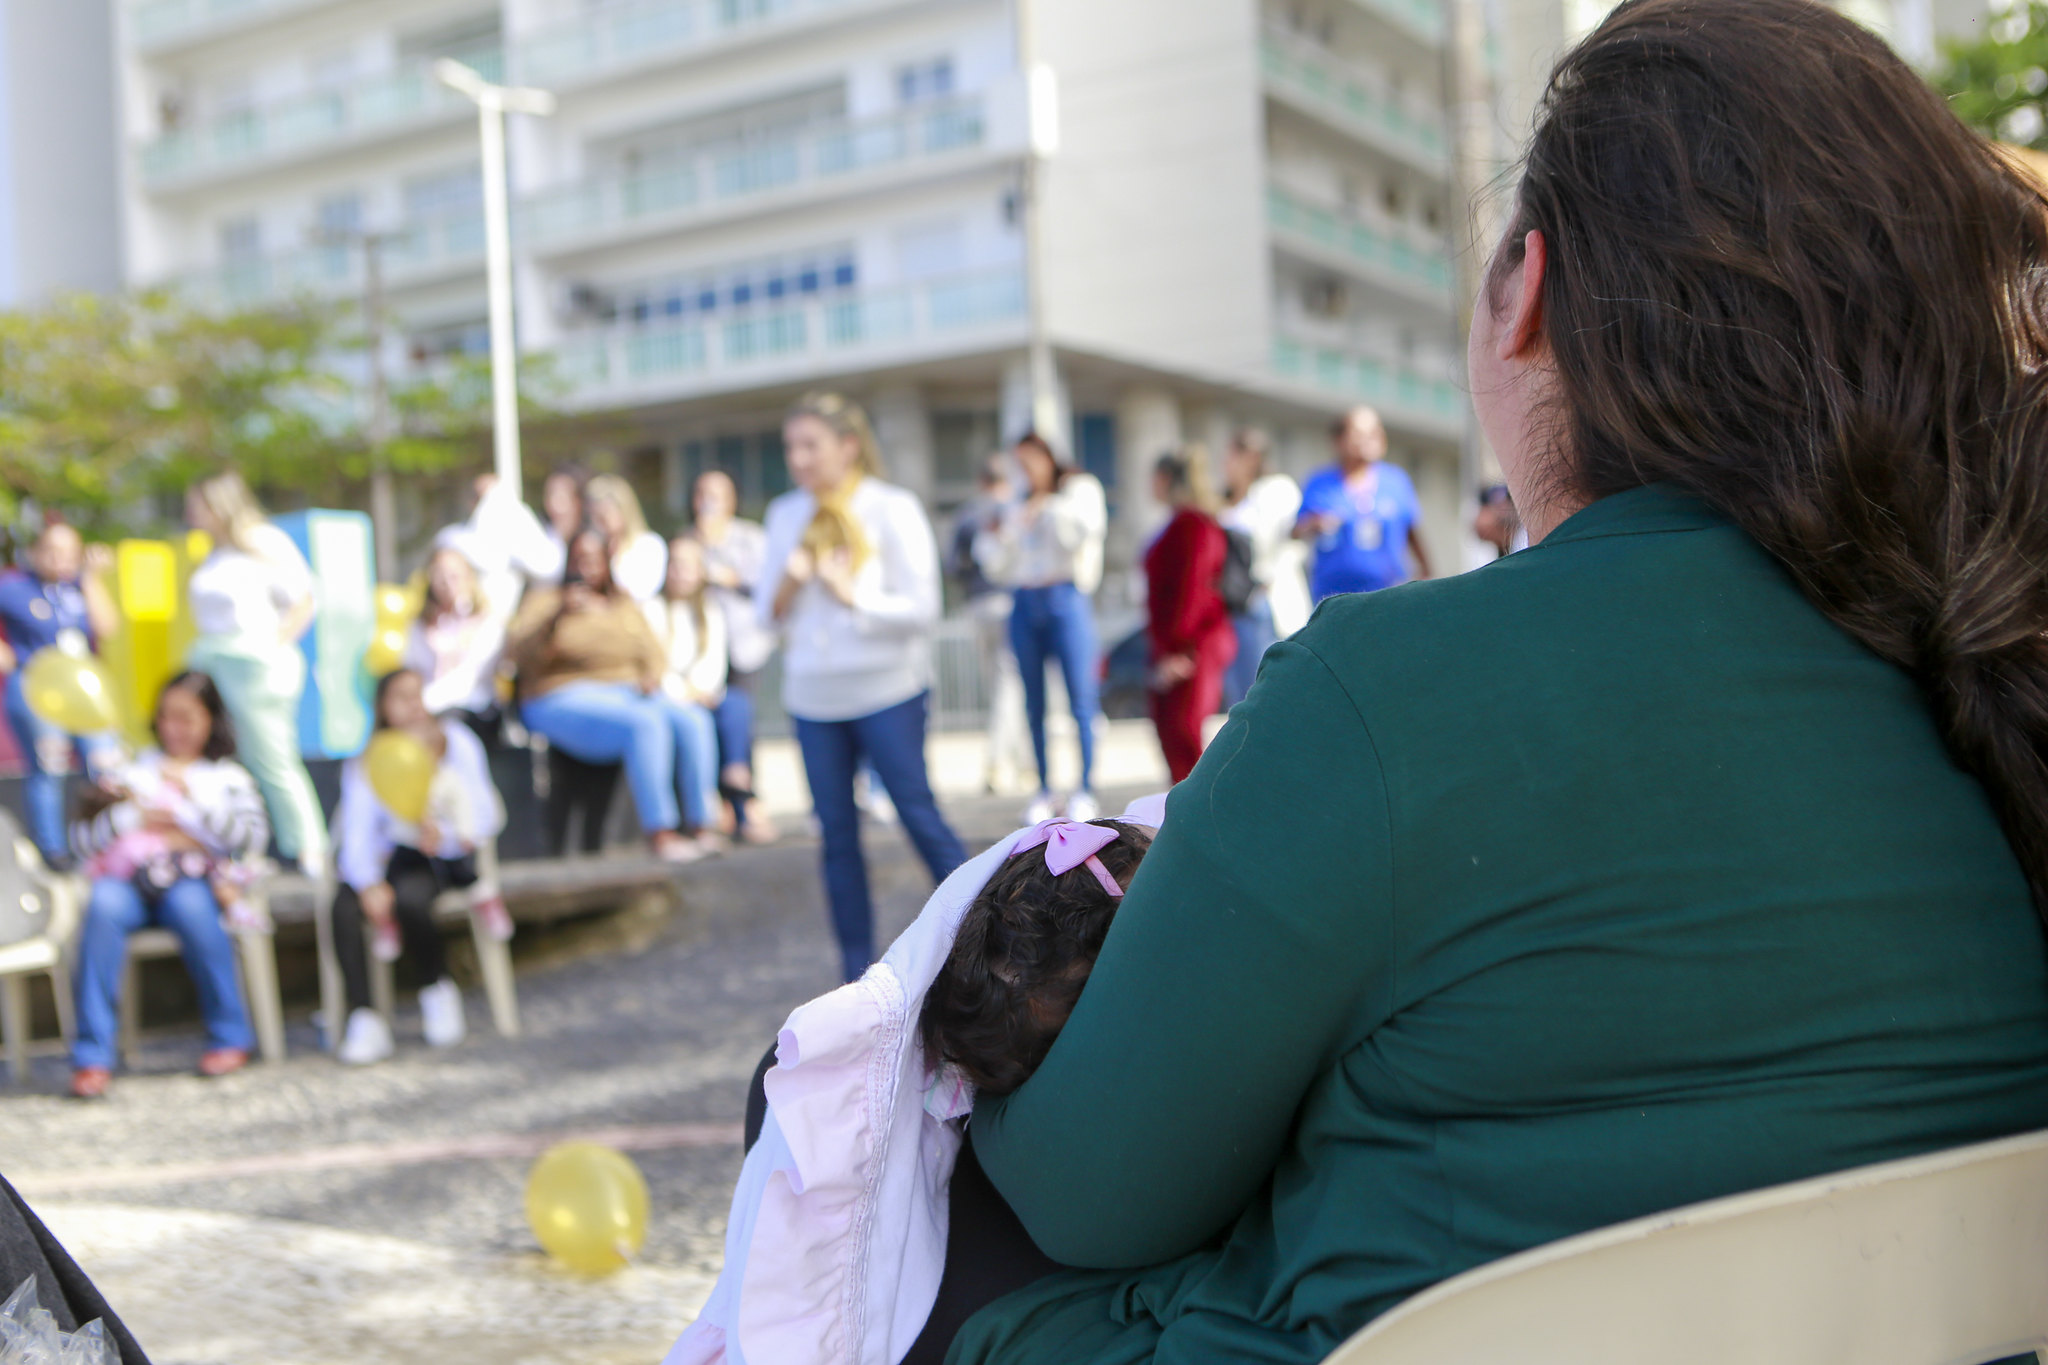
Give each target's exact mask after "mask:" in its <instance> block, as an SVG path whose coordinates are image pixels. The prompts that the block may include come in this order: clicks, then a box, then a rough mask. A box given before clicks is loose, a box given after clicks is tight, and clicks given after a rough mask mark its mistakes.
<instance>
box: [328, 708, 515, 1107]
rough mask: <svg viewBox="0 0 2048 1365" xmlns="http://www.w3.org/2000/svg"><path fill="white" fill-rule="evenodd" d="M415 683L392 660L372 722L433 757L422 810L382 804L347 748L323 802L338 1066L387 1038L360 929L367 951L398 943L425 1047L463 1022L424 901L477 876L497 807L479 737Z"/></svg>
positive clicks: (395, 948) (352, 1062)
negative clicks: (329, 817) (339, 1005)
mask: <svg viewBox="0 0 2048 1365" xmlns="http://www.w3.org/2000/svg"><path fill="white" fill-rule="evenodd" d="M422 692H423V689H422V687H421V685H420V676H419V674H417V673H414V672H413V671H412V670H411V669H407V668H401V669H398V670H397V671H396V672H392V673H387V674H385V675H384V677H382V678H380V679H379V680H378V682H377V695H376V699H375V703H374V709H375V716H376V725H377V729H379V730H403V731H406V732H408V733H410V734H412V735H415V736H416V737H418V739H419V740H420V742H421V743H422V744H424V745H426V746H427V747H428V749H429V751H431V752H433V753H434V755H435V756H436V757H437V758H438V759H439V760H440V767H439V768H438V770H437V771H436V772H435V774H434V781H433V785H432V786H431V787H430V788H429V789H428V792H427V810H426V816H425V818H424V819H422V820H420V821H419V822H418V823H417V824H415V823H414V822H413V821H410V820H407V819H405V818H403V817H402V816H400V815H398V814H396V813H395V812H394V811H392V809H391V808H390V807H389V806H387V805H385V804H384V802H383V801H382V800H381V799H380V798H379V797H378V795H377V792H376V789H375V788H374V787H372V786H371V785H370V780H369V777H368V775H367V774H366V773H365V772H364V769H363V760H362V759H360V758H353V759H350V760H349V761H348V762H347V763H346V764H345V765H343V767H342V770H341V804H340V805H339V806H337V807H336V808H335V811H334V828H335V836H334V839H335V843H334V861H335V866H336V870H337V872H338V873H339V874H340V883H341V884H340V885H339V886H338V887H336V888H335V892H334V914H333V929H334V955H335V957H337V958H338V959H340V962H341V979H342V986H343V989H344V991H345V992H346V998H347V1000H348V1022H347V1024H346V1026H345V1027H344V1029H343V1032H342V1037H341V1044H340V1046H339V1047H337V1048H336V1049H335V1051H334V1055H335V1056H336V1057H337V1058H339V1059H340V1060H341V1061H342V1062H343V1063H345V1064H346V1065H349V1066H364V1065H367V1064H369V1063H371V1062H381V1061H383V1060H384V1059H385V1058H386V1057H389V1056H390V1055H391V1049H392V1043H391V1027H390V1025H388V1024H386V1023H385V1022H384V1016H383V1015H381V1014H379V1013H377V1011H376V1010H375V1009H372V1008H371V1006H370V966H369V959H368V956H367V955H366V953H365V943H364V940H365V938H366V937H367V938H368V940H369V944H368V947H369V951H370V952H373V953H375V955H376V956H377V957H378V958H380V959H382V960H383V961H386V962H395V961H397V960H398V958H399V956H400V950H401V948H402V949H403V951H404V953H405V954H406V955H408V956H410V957H411V958H412V960H413V966H414V967H415V968H417V970H418V974H419V979H420V981H421V982H422V983H424V984H422V985H421V987H420V1031H421V1032H422V1033H423V1034H425V1035H426V1040H427V1044H428V1046H430V1047H453V1046H454V1045H455V1044H457V1043H459V1042H461V1041H462V1039H463V1036H464V1034H465V1033H466V1032H467V1031H468V1030H467V1028H466V1026H465V1024H464V1021H463V1017H462V988H461V987H459V986H457V985H456V984H455V979H454V978H453V977H451V976H449V975H448V953H447V949H446V946H445V945H444V944H443V943H442V941H441V927H440V925H438V924H436V923H435V921H434V900H435V898H436V897H438V896H439V895H440V894H441V893H442V892H443V891H446V890H449V889H451V888H457V887H473V886H476V885H477V849H478V848H480V847H481V846H482V845H483V844H484V843H485V842H486V841H488V840H491V839H495V838H497V837H498V834H499V832H500V831H501V830H503V829H504V828H505V806H504V803H503V802H502V801H500V800H499V799H498V789H497V788H496V787H494V786H492V785H491V769H490V763H489V760H488V759H487V758H486V757H485V755H484V746H483V744H482V742H481V741H479V740H478V739H477V737H476V736H475V735H474V734H472V733H471V732H470V730H469V728H468V727H467V726H465V725H463V724H461V723H460V722H458V721H455V720H452V719H437V718H435V717H434V716H432V715H429V714H428V712H427V707H426V703H425V701H424V700H423V698H422ZM477 894H478V895H479V896H482V895H484V894H485V891H484V889H483V888H479V889H478V891H477ZM486 904H487V905H488V906H490V907H493V908H494V909H495V912H496V914H495V919H496V921H497V924H498V927H499V928H500V929H501V930H502V931H503V932H505V933H507V934H509V932H510V929H511V923H510V921H509V920H506V919H505V918H504V904H503V902H502V901H499V900H496V899H495V897H493V898H492V899H491V900H489V901H487V902H486ZM479 908H480V909H482V908H483V907H479ZM486 913H487V918H486V921H485V922H486V923H491V922H492V918H491V917H489V915H488V912H486ZM366 929H367V930H368V933H367V934H366V933H365V930H366Z"/></svg>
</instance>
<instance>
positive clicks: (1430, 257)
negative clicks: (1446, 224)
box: [1266, 185, 1452, 304]
mask: <svg viewBox="0 0 2048 1365" xmlns="http://www.w3.org/2000/svg"><path fill="white" fill-rule="evenodd" d="M1266 221H1267V222H1268V223H1270V224H1271V225H1272V227H1273V230H1274V231H1275V232H1276V233H1279V234H1281V235H1282V236H1283V237H1294V238H1298V239H1300V240H1302V241H1305V242H1308V243H1310V244H1312V245H1314V246H1316V247H1320V248H1322V249H1323V250H1324V251H1327V252H1330V253H1332V254H1334V255H1337V256H1341V257H1344V258H1345V259H1347V260H1349V261H1353V262H1356V263H1357V264H1358V265H1360V266H1363V267H1365V272H1366V273H1367V274H1368V275H1370V276H1373V277H1376V278H1380V279H1385V280H1388V281H1390V282H1392V283H1394V284H1395V285H1396V286H1397V287H1399V288H1401V289H1403V290H1405V291H1406V292H1407V293H1410V294H1412V295H1415V296H1416V297H1418V298H1424V299H1427V300H1429V301H1430V302H1433V303H1443V304H1449V303H1450V301H1451V287H1452V278H1451V258H1450V256H1449V255H1448V254H1446V253H1445V251H1444V250H1443V248H1442V247H1440V246H1435V245H1430V244H1426V243H1424V242H1423V241H1421V240H1418V239H1419V238H1421V236H1422V234H1420V233H1415V232H1409V231H1407V230H1405V229H1403V228H1402V227H1401V226H1400V225H1399V224H1395V223H1391V222H1388V221H1386V220H1384V219H1380V220H1374V219H1370V218H1365V217H1362V216H1359V215H1356V214H1351V213H1347V212H1345V211H1344V210H1342V209H1336V208H1330V207H1327V206H1325V205H1322V204H1317V203H1314V202H1313V201H1311V200H1309V199H1306V198H1304V197H1302V196H1300V195H1298V194H1295V193H1294V192H1293V191H1291V190H1286V189H1282V188H1281V187H1280V186H1278V185H1273V186H1270V187H1268V189H1267V190H1266Z"/></svg>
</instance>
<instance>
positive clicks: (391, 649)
mask: <svg viewBox="0 0 2048 1365" xmlns="http://www.w3.org/2000/svg"><path fill="white" fill-rule="evenodd" d="M405 638H406V637H405V631H404V630H403V629H402V628H400V627H398V626H386V625H379V626H378V627H377V629H376V630H375V631H374V632H373V633H372V634H371V636H370V643H369V645H368V646H367V647H366V648H365V649H364V650H363V667H364V668H365V669H367V670H369V674H370V676H371V677H373V678H381V677H383V676H384V675H385V674H386V673H391V672H395V671H396V670H397V668H398V666H399V664H401V663H403V662H404V661H405Z"/></svg>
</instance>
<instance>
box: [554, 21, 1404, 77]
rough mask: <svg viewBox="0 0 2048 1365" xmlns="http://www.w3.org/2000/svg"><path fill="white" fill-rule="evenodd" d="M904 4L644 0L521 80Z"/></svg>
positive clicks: (705, 47) (605, 70)
mask: <svg viewBox="0 0 2048 1365" xmlns="http://www.w3.org/2000/svg"><path fill="white" fill-rule="evenodd" d="M1387 2H1388V3H1392V4H1401V3H1406V2H1407V0H1387ZM900 3H903V0H642V2H641V3H639V4H635V5H628V6H624V7H620V8H613V9H603V10H599V11H597V12H595V13H593V14H591V15H589V16H587V17H585V18H581V19H578V20H576V21H575V22H573V23H566V24H559V25H556V26H554V27H552V28H547V29H543V30H541V31H539V32H537V33H535V34H534V35H533V36H531V37H529V38H526V39H524V40H523V41H521V42H520V43H519V46H518V60H517V70H518V73H519V79H521V80H523V81H530V82H532V83H534V84H536V85H545V86H550V87H561V86H569V85H576V84H580V83H582V82H584V81H588V80H593V79H596V78H598V77H601V76H606V75H610V74H612V73H615V72H619V71H624V70H628V69H630V68H633V67H638V66H647V65H651V64H654V63H658V62H664V61H672V60H674V59H675V58H677V57H679V56H685V55H690V54H692V53H695V52H699V51H709V50H714V49H717V48H719V47H723V46H726V45H729V44H731V43H734V42H738V41H743V40H745V39H747V38H751V37H754V36H756V35H766V34H770V33H773V32H776V31H779V30H782V29H788V28H795V27H799V26H801V25H803V24H806V23H809V22H811V21H813V20H820V19H828V18H832V17H835V16H838V15H842V14H851V13H859V12H861V11H863V10H871V9H879V8H886V7H888V6H889V5H893V4H900Z"/></svg>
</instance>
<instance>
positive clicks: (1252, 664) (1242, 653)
mask: <svg viewBox="0 0 2048 1365" xmlns="http://www.w3.org/2000/svg"><path fill="white" fill-rule="evenodd" d="M1230 624H1231V625H1232V626H1234V627H1236V629H1237V657H1236V658H1235V659H1232V660H1231V661H1230V667H1229V668H1227V669H1225V670H1224V671H1223V709H1224V710H1226V711H1228V710H1229V709H1230V708H1231V707H1233V706H1235V705H1237V704H1238V703H1239V702H1241V701H1243V700H1244V697H1245V693H1247V692H1249V691H1251V690H1252V680H1253V679H1254V678H1256V677H1258V676H1259V660H1260V659H1262V658H1264V657H1265V654H1266V649H1267V647H1268V646H1270V645H1271V644H1273V642H1274V641H1276V640H1278V639H1279V638H1280V635H1279V632H1277V631H1275V630H1274V629H1273V604H1272V603H1271V602H1270V601H1268V600H1267V598H1266V594H1265V591H1264V590H1263V589H1262V590H1260V592H1259V593H1258V594H1257V595H1256V596H1254V597H1253V598H1252V600H1251V601H1250V603H1248V604H1247V605H1246V607H1245V609H1244V610H1243V611H1242V612H1241V613H1239V614H1238V615H1236V616H1233V617H1231V618H1230Z"/></svg>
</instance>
